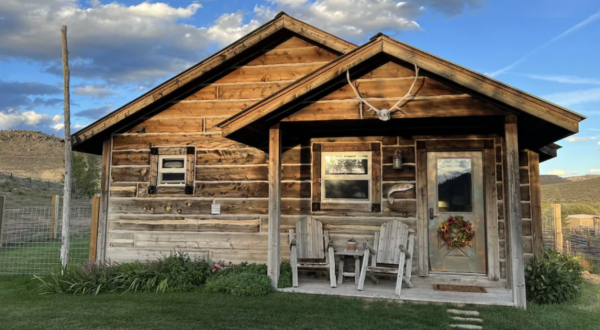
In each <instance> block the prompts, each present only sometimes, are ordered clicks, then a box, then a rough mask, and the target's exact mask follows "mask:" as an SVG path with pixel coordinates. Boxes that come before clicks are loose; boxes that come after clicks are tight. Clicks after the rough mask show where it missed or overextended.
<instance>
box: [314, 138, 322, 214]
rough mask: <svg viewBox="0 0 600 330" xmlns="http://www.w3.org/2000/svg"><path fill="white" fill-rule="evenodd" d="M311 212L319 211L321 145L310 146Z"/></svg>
mask: <svg viewBox="0 0 600 330" xmlns="http://www.w3.org/2000/svg"><path fill="white" fill-rule="evenodd" d="M312 167H313V168H312V211H313V212H318V211H321V144H320V143H315V144H313V146H312Z"/></svg>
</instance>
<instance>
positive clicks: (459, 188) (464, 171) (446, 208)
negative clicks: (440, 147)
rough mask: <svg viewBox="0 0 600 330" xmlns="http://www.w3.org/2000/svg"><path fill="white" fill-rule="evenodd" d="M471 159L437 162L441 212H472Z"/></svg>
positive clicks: (441, 160) (452, 159)
mask: <svg viewBox="0 0 600 330" xmlns="http://www.w3.org/2000/svg"><path fill="white" fill-rule="evenodd" d="M471 165H472V164H471V159H470V158H440V159H438V160H437V185H438V210H439V212H472V211H473V201H472V195H473V194H472V189H473V188H472V187H473V185H472V183H471V179H472V178H471V177H472V175H471V174H472V166H471Z"/></svg>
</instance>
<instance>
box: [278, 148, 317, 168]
mask: <svg viewBox="0 0 600 330" xmlns="http://www.w3.org/2000/svg"><path fill="white" fill-rule="evenodd" d="M281 163H282V164H284V165H285V164H310V163H311V152H310V147H295V148H291V149H287V150H284V151H283V154H282V155H281Z"/></svg>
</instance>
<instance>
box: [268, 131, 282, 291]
mask: <svg viewBox="0 0 600 330" xmlns="http://www.w3.org/2000/svg"><path fill="white" fill-rule="evenodd" d="M281 142H282V136H281V130H280V129H279V124H276V125H275V126H273V127H271V128H270V129H269V167H268V170H269V200H268V203H269V206H268V208H269V223H270V224H271V226H270V228H269V232H268V256H267V275H268V276H269V278H270V279H271V284H272V285H273V287H275V288H276V287H277V284H278V283H279V265H280V262H281V260H280V256H281V252H280V251H281V246H280V241H281V234H280V231H281V213H282V203H281V177H282V173H281V172H282V171H281Z"/></svg>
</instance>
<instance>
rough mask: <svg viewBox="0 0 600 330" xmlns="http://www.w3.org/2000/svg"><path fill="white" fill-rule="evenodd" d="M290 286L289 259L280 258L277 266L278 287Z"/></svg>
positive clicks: (290, 267)
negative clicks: (279, 264)
mask: <svg viewBox="0 0 600 330" xmlns="http://www.w3.org/2000/svg"><path fill="white" fill-rule="evenodd" d="M291 286H292V265H291V264H290V261H289V260H285V259H284V260H282V261H281V266H280V268H279V283H277V287H278V288H289V287H291Z"/></svg>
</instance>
